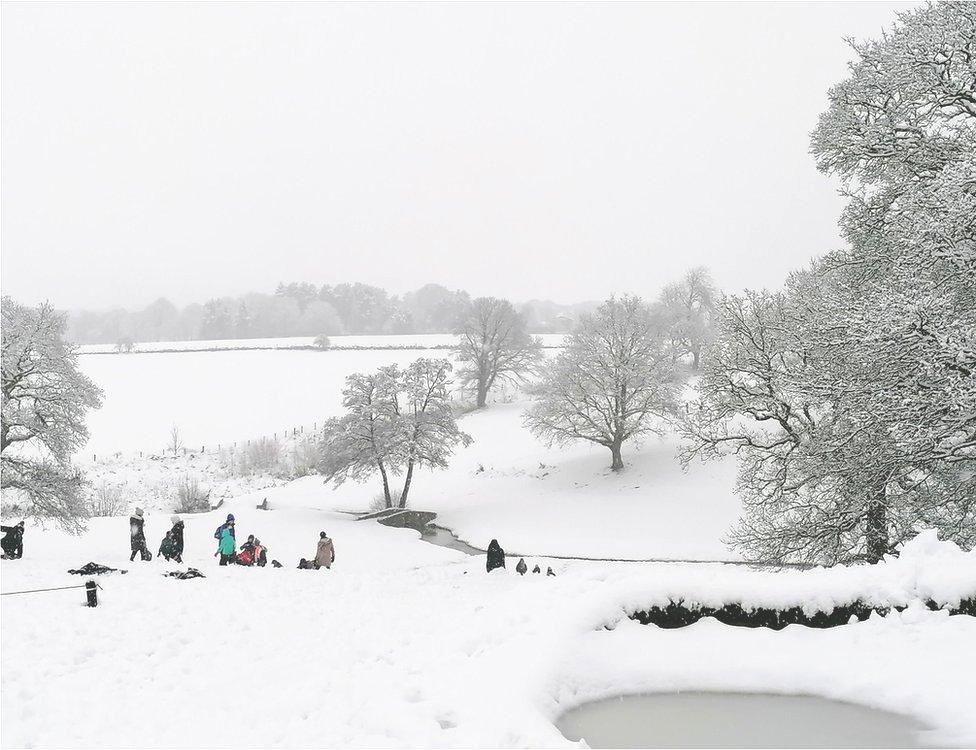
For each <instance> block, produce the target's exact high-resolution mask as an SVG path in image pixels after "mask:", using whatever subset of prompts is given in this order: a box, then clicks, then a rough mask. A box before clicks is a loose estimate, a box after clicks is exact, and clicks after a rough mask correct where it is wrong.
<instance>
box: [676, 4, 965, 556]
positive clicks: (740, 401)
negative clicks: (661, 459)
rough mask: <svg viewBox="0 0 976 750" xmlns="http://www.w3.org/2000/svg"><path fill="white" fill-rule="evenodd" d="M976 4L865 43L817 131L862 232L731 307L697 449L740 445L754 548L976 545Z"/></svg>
mask: <svg viewBox="0 0 976 750" xmlns="http://www.w3.org/2000/svg"><path fill="white" fill-rule="evenodd" d="M974 19H976V10H974V9H973V6H971V5H967V4H963V3H936V4H932V5H929V6H926V7H925V8H922V9H919V10H916V11H912V12H909V13H903V14H899V16H898V23H897V24H896V25H895V27H894V28H893V29H892V30H891V31H890V32H889V33H887V34H886V35H885V36H884V37H883V38H882V39H881V40H879V41H876V42H868V43H866V44H854V45H853V46H854V49H855V51H856V52H857V59H856V60H855V61H854V62H853V63H852V64H851V75H850V77H849V78H848V79H847V80H846V81H844V82H842V83H841V84H839V85H838V86H836V87H835V88H834V89H832V90H831V92H830V108H829V109H828V111H827V112H826V113H825V114H824V115H823V116H822V117H821V120H820V124H819V125H818V127H817V130H816V131H815V133H814V135H813V153H814V155H815V157H816V158H817V163H818V166H819V167H820V169H822V170H823V171H824V172H827V173H830V174H834V175H836V176H838V177H840V178H841V179H842V180H843V185H844V191H845V193H846V195H847V196H848V198H849V199H850V200H849V203H848V206H847V208H846V209H845V211H844V213H843V215H842V217H841V228H842V230H843V232H844V235H845V238H846V239H847V241H848V246H847V247H846V248H844V249H842V250H838V251H835V252H831V253H828V254H827V255H826V256H825V257H824V258H823V259H822V260H821V261H819V262H818V263H816V264H815V265H814V266H813V267H812V268H811V269H810V270H809V271H806V272H802V273H798V274H795V275H794V276H793V277H792V278H791V280H790V282H789V283H788V284H787V286H786V289H785V290H784V291H783V292H782V293H781V294H778V295H749V296H747V297H745V298H731V299H730V300H728V301H727V304H726V305H725V306H724V309H723V312H722V319H723V325H722V329H723V330H722V335H721V337H720V340H719V342H718V343H717V344H716V346H715V347H713V348H712V349H710V350H709V352H710V353H709V355H708V356H709V357H714V358H715V361H714V362H709V361H707V360H706V361H705V364H704V368H705V372H704V373H703V377H702V379H701V383H700V396H701V402H700V404H699V405H698V406H697V408H696V409H693V410H692V412H691V414H690V417H689V426H688V434H689V435H690V436H691V437H692V439H693V443H692V445H693V446H694V447H693V448H691V449H690V453H699V454H705V455H708V454H711V455H714V454H716V453H719V452H721V451H723V450H724V449H730V450H733V451H734V452H736V453H737V455H738V456H739V459H740V483H739V489H740V493H741V494H742V497H743V502H744V505H745V509H746V512H745V516H744V518H743V520H742V523H741V524H740V525H739V526H738V527H737V528H736V529H735V530H734V531H733V533H732V535H731V541H732V542H733V543H735V544H736V545H738V546H739V547H740V548H742V549H743V550H745V551H747V552H748V553H750V554H751V555H752V556H755V557H760V558H765V559H770V560H789V559H808V560H809V559H814V560H820V561H824V562H835V561H838V560H844V559H852V558H853V559H866V560H869V561H877V560H879V559H880V558H881V556H882V555H883V554H885V553H886V552H888V551H890V550H891V549H893V547H894V546H896V545H897V544H898V543H899V542H900V541H903V540H904V539H905V538H907V537H908V536H910V535H912V534H914V533H915V532H916V531H917V529H918V528H920V527H936V528H938V529H940V531H941V532H942V533H943V535H944V536H946V537H948V538H950V539H953V540H955V541H957V542H959V543H961V544H963V545H967V546H970V545H972V544H973V543H976V92H974V88H973V81H974V80H976V60H974V55H973V49H974V44H976V22H974ZM686 458H687V455H686Z"/></svg>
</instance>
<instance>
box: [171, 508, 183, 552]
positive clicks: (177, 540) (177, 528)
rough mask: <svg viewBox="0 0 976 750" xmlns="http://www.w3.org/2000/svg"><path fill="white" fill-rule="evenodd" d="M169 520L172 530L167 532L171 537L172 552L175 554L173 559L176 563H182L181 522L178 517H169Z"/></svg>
mask: <svg viewBox="0 0 976 750" xmlns="http://www.w3.org/2000/svg"><path fill="white" fill-rule="evenodd" d="M169 520H170V521H171V522H172V524H173V528H171V529H170V530H169V531H170V533H171V534H172V535H173V550H174V551H175V554H174V555H173V559H174V560H176V562H178V563H182V562H183V521H182V520H181V519H180V517H179V516H170V517H169Z"/></svg>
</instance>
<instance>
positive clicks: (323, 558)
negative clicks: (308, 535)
mask: <svg viewBox="0 0 976 750" xmlns="http://www.w3.org/2000/svg"><path fill="white" fill-rule="evenodd" d="M334 562H335V545H333V544H332V540H331V539H329V537H328V536H327V535H326V533H325V532H324V531H322V532H320V533H319V546H318V548H317V549H316V550H315V560H314V563H315V567H316V568H326V569H328V568H331V567H332V563H334Z"/></svg>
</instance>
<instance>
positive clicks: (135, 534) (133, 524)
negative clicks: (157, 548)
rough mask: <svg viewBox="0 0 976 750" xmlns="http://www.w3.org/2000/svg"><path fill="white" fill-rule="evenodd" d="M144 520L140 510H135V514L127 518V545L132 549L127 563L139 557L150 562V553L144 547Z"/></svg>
mask: <svg viewBox="0 0 976 750" xmlns="http://www.w3.org/2000/svg"><path fill="white" fill-rule="evenodd" d="M144 523H145V519H144V518H143V517H142V508H136V511H135V513H133V514H132V515H131V516H130V517H129V544H130V546H131V547H132V554H131V555H129V562H132V561H133V560H135V559H136V555H137V554H138V555H140V556H141V557H142V559H143V561H145V560H152V552H150V551H149V548H148V547H146V532H145V531H144V530H143V524H144Z"/></svg>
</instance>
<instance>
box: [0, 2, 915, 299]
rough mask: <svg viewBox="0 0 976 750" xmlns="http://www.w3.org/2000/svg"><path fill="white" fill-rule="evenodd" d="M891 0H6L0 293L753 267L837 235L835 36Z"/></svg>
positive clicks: (117, 294)
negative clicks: (92, 1)
mask: <svg viewBox="0 0 976 750" xmlns="http://www.w3.org/2000/svg"><path fill="white" fill-rule="evenodd" d="M908 7H912V4H894V3H850V4H841V3H822V4H805V3H783V4H735V3H722V4H694V5H692V4H685V5H678V4H652V5H607V4H601V5H580V4H573V5H560V4H544V5H526V4H521V5H515V4H504V5H471V4H464V5H461V4H458V5H443V4H439V5H405V4H399V5H312V4H295V5H286V4H280V3H279V4H273V5H260V4H245V5H234V4H229V3H228V4H215V5H203V4H189V5H188V4H172V5H150V4H136V5H123V4H119V3H106V4H101V5H83V4H80V3H79V4H70V5H59V4H40V3H38V4H31V5H16V4H11V3H6V4H4V6H3V11H2V13H3V18H2V78H3V82H2V97H3V100H2V113H3V114H2V118H3V121H2V127H3V130H2V140H3V144H2V147H3V154H2V158H3V164H2V204H3V205H2V209H3V215H2V219H3V224H2V253H3V258H2V261H3V263H2V266H3V267H2V272H3V277H2V286H3V291H4V293H7V294H12V295H14V296H15V297H17V298H19V299H21V300H23V301H25V302H36V301H39V300H42V299H49V300H50V301H51V302H53V303H54V304H56V305H58V306H60V307H65V308H78V307H91V308H104V307H108V306H112V305H125V306H142V305H145V304H147V303H149V302H150V301H152V300H153V299H155V298H156V297H159V296H165V297H168V298H170V299H172V300H173V301H175V302H177V303H181V304H182V303H186V302H191V301H204V300H206V299H207V298H209V297H211V296H218V295H224V294H239V293H243V292H246V291H272V290H273V288H274V286H275V285H276V284H277V282H278V281H282V280H284V281H289V280H307V281H312V282H314V283H316V284H322V283H339V282H343V281H364V282H368V283H372V284H377V285H380V286H383V287H386V288H388V289H390V290H392V291H395V292H403V291H406V290H409V289H412V288H415V287H417V286H419V285H421V284H424V283H427V282H437V283H441V284H444V285H446V286H449V287H452V288H455V287H460V288H464V289H467V290H469V291H470V292H472V293H474V294H495V295H500V296H507V297H510V298H512V299H515V300H526V299H530V298H551V299H555V300H558V301H564V302H570V301H578V300H584V299H597V298H601V297H604V296H607V295H609V294H610V293H613V292H633V293H638V294H642V295H645V296H651V295H654V294H655V293H656V292H657V290H658V289H659V288H660V286H661V285H662V284H663V283H665V282H667V281H669V280H671V279H673V278H675V277H677V276H679V275H680V274H681V273H682V271H683V270H684V269H686V268H688V267H690V266H693V265H697V264H705V265H707V266H709V267H710V268H711V269H712V271H713V274H714V276H715V278H716V280H717V281H718V283H719V284H720V285H721V286H723V287H724V288H726V289H740V288H742V287H745V286H752V287H760V286H777V285H779V284H780V283H781V282H782V281H783V279H784V278H785V275H786V273H787V272H788V271H789V270H790V269H792V268H795V267H797V266H799V265H802V264H804V263H806V262H807V261H808V260H809V259H810V258H812V257H813V256H815V255H818V254H820V253H822V252H823V251H825V250H827V249H829V248H831V247H833V246H835V245H837V244H838V243H839V239H838V235H837V229H836V221H837V217H838V214H839V211H840V208H841V200H840V199H839V197H838V196H837V195H836V186H835V185H834V184H832V183H831V181H830V180H828V179H827V178H826V177H824V176H822V175H820V174H819V173H818V172H817V171H816V169H815V168H814V165H813V160H812V159H811V157H810V155H809V154H808V135H809V132H810V131H811V129H812V128H813V127H814V126H815V124H816V121H817V115H818V114H819V112H821V111H822V110H823V109H824V108H825V106H826V92H827V89H828V88H829V86H830V85H831V84H832V83H835V82H837V81H839V80H840V79H842V78H843V77H844V75H845V65H846V62H847V60H848V59H849V58H850V50H849V48H848V47H847V46H846V45H845V44H844V42H843V37H844V36H845V35H854V36H856V37H865V36H877V35H878V34H879V32H880V31H881V30H882V29H883V28H884V27H886V26H888V25H889V24H890V23H891V22H892V21H893V19H894V11H895V9H898V8H908Z"/></svg>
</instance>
